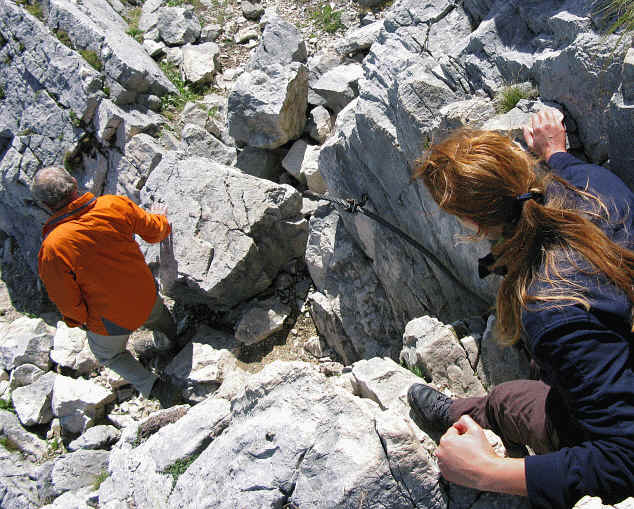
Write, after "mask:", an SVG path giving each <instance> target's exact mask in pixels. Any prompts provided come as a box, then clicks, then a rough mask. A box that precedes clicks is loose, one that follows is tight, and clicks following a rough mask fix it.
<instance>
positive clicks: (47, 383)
mask: <svg viewBox="0 0 634 509" xmlns="http://www.w3.org/2000/svg"><path fill="white" fill-rule="evenodd" d="M56 377H57V374H56V373H46V374H45V375H42V376H41V377H39V378H38V379H37V381H36V382H34V383H32V384H30V385H25V386H24V387H19V388H17V389H15V390H14V391H13V392H12V393H11V399H12V400H13V406H14V407H15V411H16V413H17V414H18V418H19V419H20V422H21V423H22V424H23V425H24V426H35V425H36V424H47V423H49V422H51V420H53V409H52V408H51V396H52V394H53V385H54V383H55V378H56Z"/></svg>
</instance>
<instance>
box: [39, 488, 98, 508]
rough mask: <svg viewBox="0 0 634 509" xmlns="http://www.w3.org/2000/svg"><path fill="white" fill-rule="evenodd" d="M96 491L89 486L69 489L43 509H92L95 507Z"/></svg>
mask: <svg viewBox="0 0 634 509" xmlns="http://www.w3.org/2000/svg"><path fill="white" fill-rule="evenodd" d="M95 493H96V492H95V491H94V490H93V488H92V486H87V487H85V488H81V489H79V490H75V491H67V492H65V493H63V494H61V495H60V496H59V497H57V498H56V499H55V500H54V501H53V502H52V503H51V504H47V505H45V506H42V507H41V509H90V508H91V507H94V503H95Z"/></svg>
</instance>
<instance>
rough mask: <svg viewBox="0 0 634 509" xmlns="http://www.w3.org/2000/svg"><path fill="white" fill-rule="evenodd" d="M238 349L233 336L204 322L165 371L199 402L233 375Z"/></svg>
mask: <svg viewBox="0 0 634 509" xmlns="http://www.w3.org/2000/svg"><path fill="white" fill-rule="evenodd" d="M239 351H240V345H239V343H237V342H236V340H235V339H234V338H233V337H232V336H229V335H227V334H225V333H224V332H220V331H217V330H214V329H211V328H209V327H207V326H205V325H203V326H201V327H200V328H199V329H198V330H197V331H196V335H195V336H194V338H193V339H192V340H191V341H190V342H189V343H188V344H187V345H185V347H183V349H182V350H181V351H180V352H178V354H177V355H176V356H175V357H174V359H173V360H172V362H170V363H169V365H168V366H167V367H166V368H165V374H166V375H167V376H170V377H172V378H174V379H176V380H178V381H179V382H182V383H183V384H184V385H185V386H186V396H187V397H188V399H190V400H193V401H199V400H200V399H201V398H204V397H206V396H208V395H209V394H211V393H213V392H214V391H215V390H216V389H218V387H220V385H221V384H222V382H223V381H224V380H225V378H227V377H229V376H230V375H231V372H232V371H233V369H234V368H235V366H236V356H237V354H238V353H239Z"/></svg>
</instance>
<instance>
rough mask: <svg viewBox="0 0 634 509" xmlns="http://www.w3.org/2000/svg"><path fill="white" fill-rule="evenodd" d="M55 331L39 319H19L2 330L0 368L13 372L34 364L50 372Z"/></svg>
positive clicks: (0, 334)
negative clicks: (18, 368) (19, 367)
mask: <svg viewBox="0 0 634 509" xmlns="http://www.w3.org/2000/svg"><path fill="white" fill-rule="evenodd" d="M52 341H53V329H52V328H51V327H49V326H48V325H46V322H44V320H41V319H39V318H28V317H26V316H24V317H22V318H18V319H17V320H15V321H14V322H12V323H10V324H5V325H3V326H2V328H1V329H0V367H2V368H4V369H6V370H9V371H10V370H12V369H14V368H16V367H17V366H19V365H20V364H34V365H35V366H37V367H39V368H41V369H43V370H45V371H46V370H48V364H49V360H48V355H49V351H50V349H51V346H52Z"/></svg>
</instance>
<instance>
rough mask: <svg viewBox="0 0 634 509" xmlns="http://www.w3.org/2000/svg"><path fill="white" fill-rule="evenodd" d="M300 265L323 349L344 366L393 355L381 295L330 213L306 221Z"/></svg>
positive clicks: (395, 345) (394, 329) (392, 330)
mask: <svg viewBox="0 0 634 509" xmlns="http://www.w3.org/2000/svg"><path fill="white" fill-rule="evenodd" d="M359 220H360V221H363V220H364V219H361V218H360V219H359ZM306 264H307V266H308V270H309V272H310V275H311V278H312V280H313V282H314V284H315V288H316V289H317V291H316V292H313V293H312V294H311V295H310V297H309V300H310V302H311V315H312V317H313V320H314V321H315V324H316V325H317V330H319V333H320V335H321V336H322V337H323V338H324V339H325V340H326V342H327V343H328V345H329V346H330V347H331V348H333V349H334V350H335V351H336V352H337V353H338V354H339V355H340V356H341V358H342V359H343V360H344V361H345V362H346V363H347V364H349V363H351V362H354V361H356V360H358V359H361V358H370V357H375V356H383V355H388V356H394V355H396V352H398V351H399V350H400V347H401V345H400V341H399V340H398V337H399V335H400V333H399V332H398V331H399V329H398V326H397V322H396V319H395V317H394V315H393V310H392V309H391V307H390V305H389V303H388V300H387V298H386V294H385V290H384V289H383V287H382V285H381V283H380V282H379V280H378V279H377V278H376V275H375V274H374V271H373V270H372V265H371V261H370V260H368V259H367V257H366V256H365V255H364V254H363V253H362V252H361V250H360V249H359V248H358V247H357V245H356V244H355V242H354V240H353V238H352V237H351V236H350V235H349V234H348V232H347V231H346V229H345V227H344V225H343V222H342V221H341V218H340V215H339V214H338V213H337V212H336V211H332V210H331V209H329V208H326V207H324V208H321V209H318V210H317V211H316V212H315V215H314V216H313V217H312V218H311V220H310V235H309V238H308V244H307V246H306ZM395 338H396V339H395Z"/></svg>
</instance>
